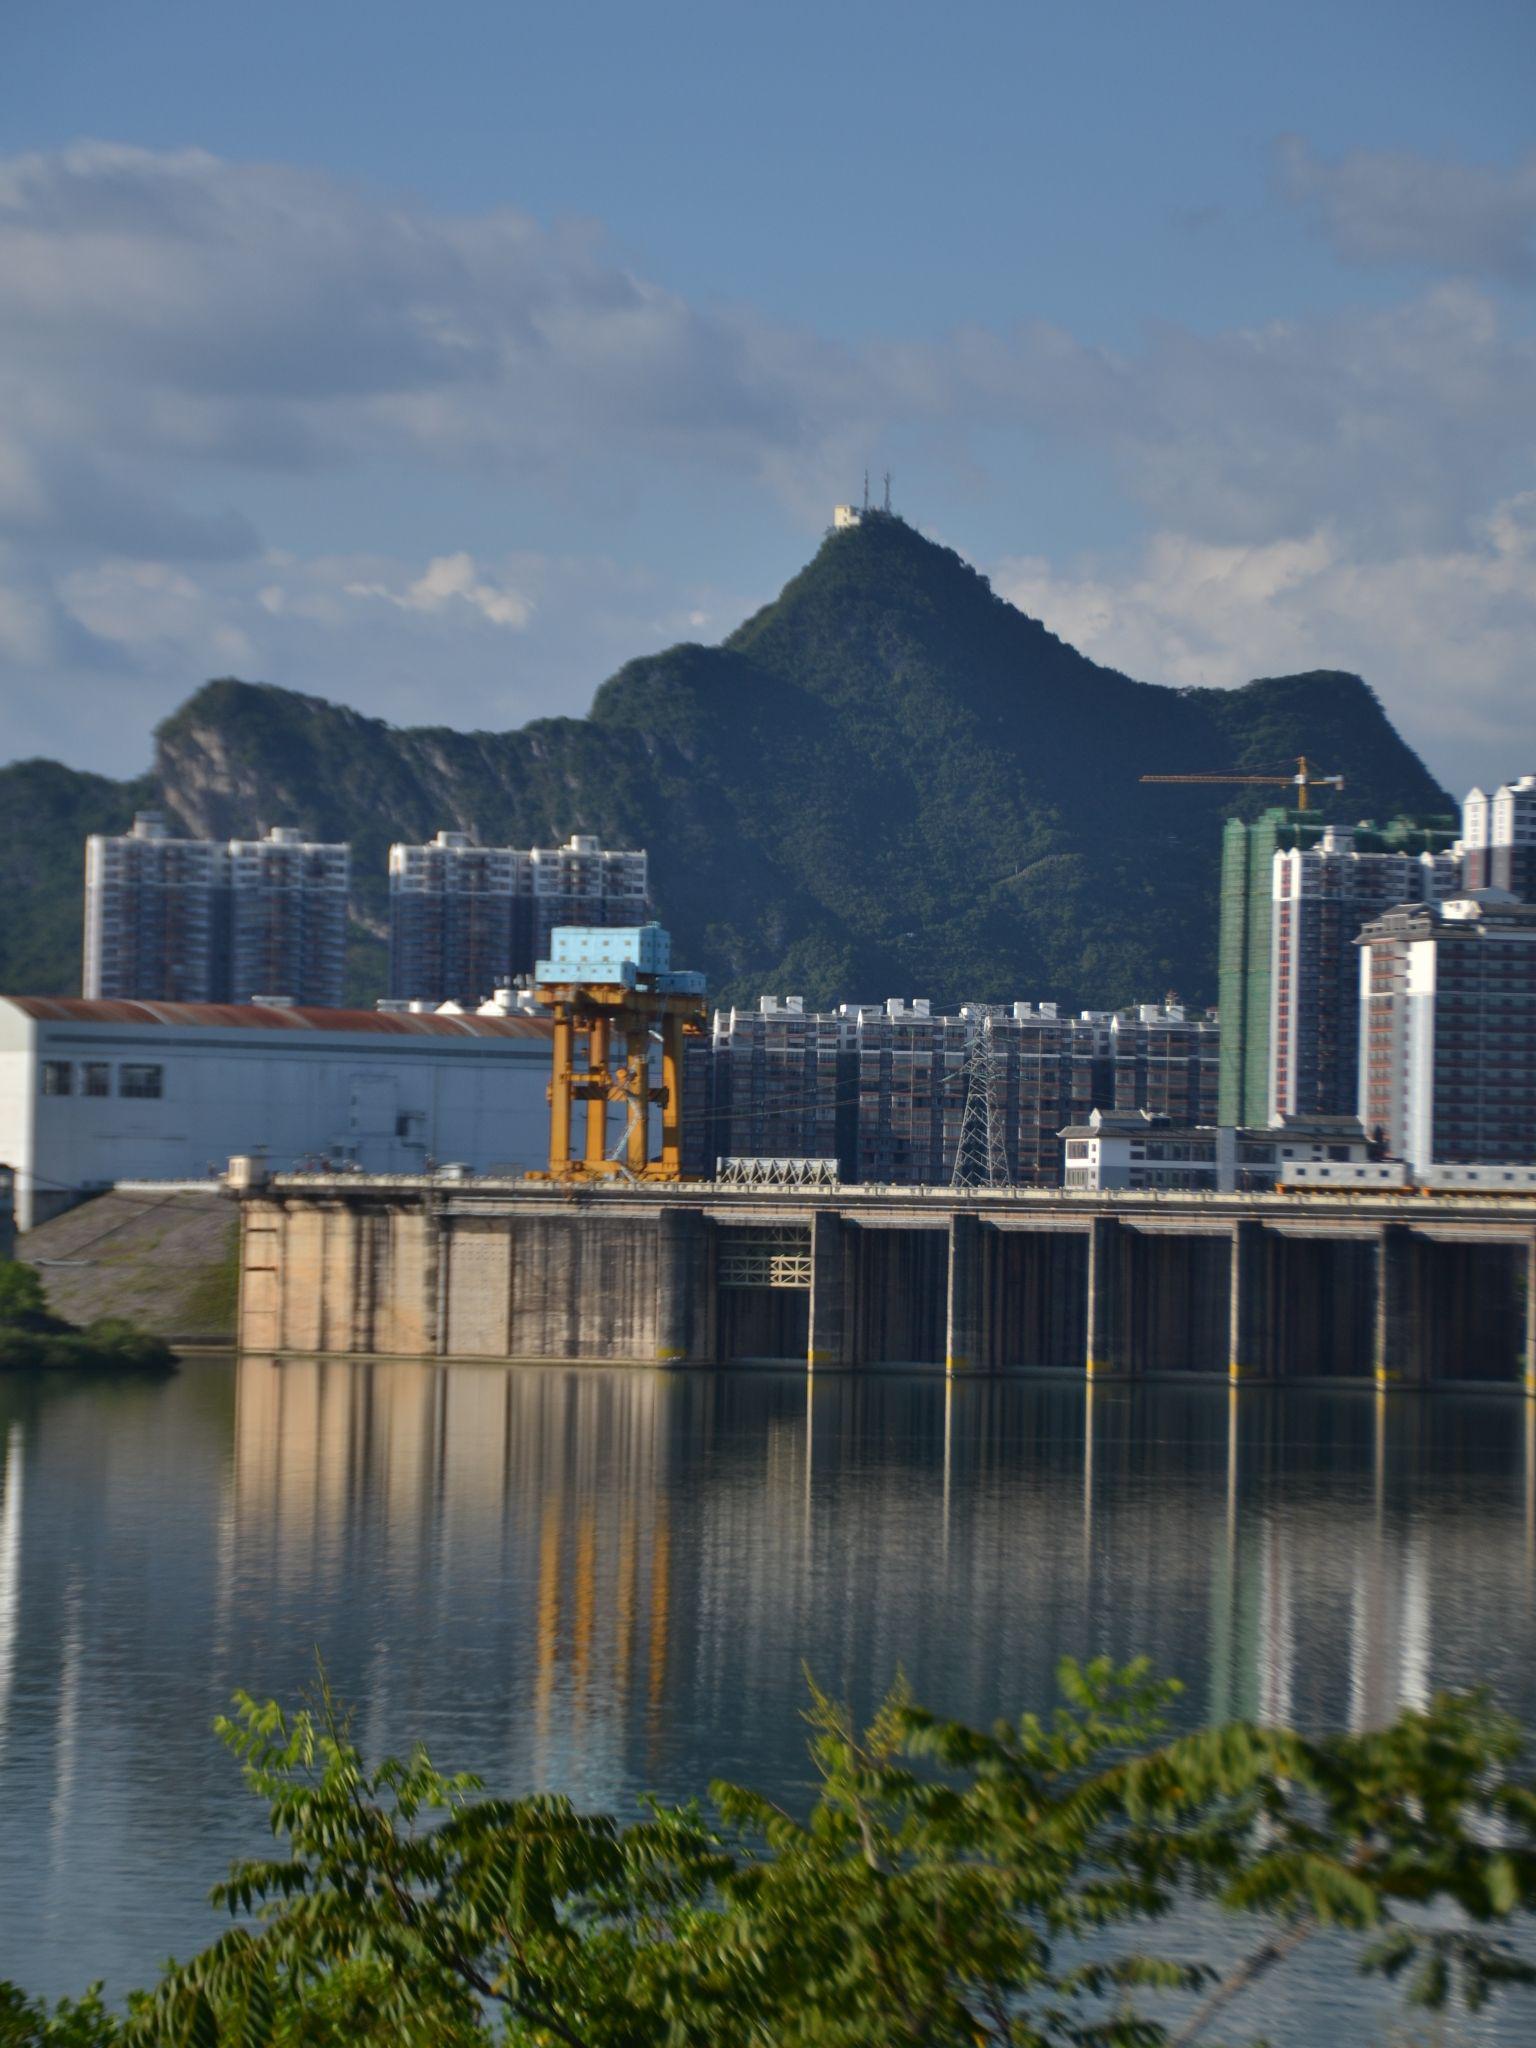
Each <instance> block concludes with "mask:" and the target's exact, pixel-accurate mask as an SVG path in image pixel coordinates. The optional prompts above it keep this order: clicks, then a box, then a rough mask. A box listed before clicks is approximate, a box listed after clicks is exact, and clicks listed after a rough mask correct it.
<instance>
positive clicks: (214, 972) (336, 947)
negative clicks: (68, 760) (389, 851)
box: [83, 811, 350, 1009]
mask: <svg viewBox="0 0 1536 2048" xmlns="http://www.w3.org/2000/svg"><path fill="white" fill-rule="evenodd" d="M349 870H350V849H349V848H347V847H346V846H343V845H330V844H320V843H317V842H315V841H311V840H306V839H305V838H304V837H303V835H302V834H301V833H299V832H296V831H293V830H291V829H290V828H287V827H284V826H278V827H275V828H274V829H273V830H272V831H271V832H269V833H268V835H267V837H266V838H265V839H234V840H228V841H225V840H215V839H178V838H175V837H173V836H172V834H171V833H170V832H169V831H168V830H167V828H166V823H165V820H164V818H163V817H162V816H161V814H160V813H159V812H158V811H141V812H140V813H139V815H138V816H137V817H136V818H135V819H134V821H133V827H132V830H131V831H129V832H126V833H122V834H120V835H110V834H106V833H93V834H92V835H91V837H90V838H89V839H87V841H86V843H85V973H84V978H83V988H84V994H85V995H86V996H87V997H89V998H93V999H98V1000H99V999H107V1000H125V1001H135V1000H137V1001H143V1002H168V1003H177V1002H181V1003H227V1002H249V1000H250V999H251V997H252V996H255V995H276V996H287V997H289V998H290V999H291V1000H292V1001H293V1002H295V1003H298V1004H304V1005H308V1006H310V1007H312V1008H315V1009H336V1008H338V1007H339V1006H340V1004H341V1001H342V995H343V989H344V984H345V978H346V941H347V886H348V879H349Z"/></svg>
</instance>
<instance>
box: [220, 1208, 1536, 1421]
mask: <svg viewBox="0 0 1536 2048" xmlns="http://www.w3.org/2000/svg"><path fill="white" fill-rule="evenodd" d="M239 1340H240V1345H241V1348H242V1350H245V1351H249V1352H265V1353H270V1354H273V1355H278V1356H280V1355H282V1354H285V1353H299V1354H307V1355H318V1354H339V1355H349V1356H370V1357H385V1358H390V1357H396V1358H424V1357H425V1358H434V1357H435V1358H445V1359H456V1360H474V1359H480V1360H490V1361H497V1362H500V1363H504V1364H509V1365H510V1364H523V1363H527V1364H535V1363H551V1362H585V1363H592V1364H603V1365H616V1364H634V1365H658V1364H659V1365H668V1366H711V1365H730V1364H733V1363H740V1364H772V1365H779V1366H790V1367H798V1368H799V1369H801V1370H802V1371H839V1370H858V1369H860V1368H864V1367H881V1366H915V1367H922V1368H927V1369H929V1370H934V1371H940V1372H945V1371H947V1372H950V1373H962V1372H965V1373H1018V1372H1063V1371H1069V1372H1075V1373H1078V1374H1080V1375H1085V1376H1088V1377H1091V1378H1094V1379H1099V1378H1117V1377H1132V1376H1137V1375H1146V1376H1165V1375H1183V1374H1196V1375H1199V1376H1201V1377H1210V1376H1219V1377H1221V1378H1224V1379H1229V1380H1233V1381H1238V1382H1243V1383H1246V1382H1249V1381H1274V1380H1328V1381H1338V1380H1355V1381H1361V1382H1366V1383H1374V1384H1376V1385H1379V1386H1433V1385H1437V1384H1446V1383H1454V1384H1457V1385H1468V1384H1472V1385H1484V1386H1495V1387H1503V1388H1511V1389H1520V1388H1523V1389H1524V1390H1525V1391H1526V1392H1527V1393H1531V1394H1536V1205H1533V1204H1532V1203H1531V1202H1529V1201H1522V1200H1520V1199H1519V1198H1513V1197H1503V1198H1501V1197H1497V1196H1487V1195H1477V1196H1413V1195H1391V1196H1387V1195H1381V1196H1351V1197H1341V1196H1337V1195H1312V1194H1301V1195H1285V1194H1266V1195H1232V1196H1212V1195H1202V1194H1191V1195H1187V1196H1179V1195H1171V1194H1126V1193H1115V1194H1060V1193H1054V1192H1040V1191H1036V1190H1026V1189H1003V1190H988V1191H985V1192H980V1193H978V1192H964V1193H962V1192H951V1191H949V1190H926V1189H901V1190H893V1189H873V1188H860V1187H844V1188H815V1189H804V1190H800V1189H793V1190H777V1189H770V1190H763V1189H755V1188H753V1189H749V1188H740V1187H717V1186H714V1185H711V1184H707V1183H694V1184H688V1183H682V1184H679V1185H675V1186H656V1185H650V1186H628V1185H623V1184H617V1185H616V1184H612V1183H610V1184H607V1185H605V1186H602V1187H600V1188H596V1189H593V1188H582V1189H579V1190H568V1189H563V1188H561V1187H559V1186H557V1185H552V1184H550V1183H548V1182H545V1183H542V1184H541V1183H536V1182H528V1181H513V1180H507V1181H495V1180H473V1181H452V1180H448V1179H446V1178H444V1177H436V1178H433V1177H415V1178H390V1179H374V1178H368V1177H364V1176H360V1175H355V1174H336V1175H325V1174H293V1175H283V1176H277V1177H274V1178H273V1179H271V1180H268V1181H266V1182H264V1183H262V1184H261V1185H259V1186H257V1187H254V1188H250V1189H247V1190H246V1191H244V1192H243V1194H242V1198H241V1282H240V1328H239Z"/></svg>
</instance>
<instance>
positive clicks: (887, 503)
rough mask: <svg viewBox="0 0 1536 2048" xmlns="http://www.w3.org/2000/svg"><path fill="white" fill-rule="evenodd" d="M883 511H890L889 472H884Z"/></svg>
mask: <svg viewBox="0 0 1536 2048" xmlns="http://www.w3.org/2000/svg"><path fill="white" fill-rule="evenodd" d="M885 509H886V511H887V512H889V511H890V509H891V472H890V471H889V470H887V471H886V472H885Z"/></svg>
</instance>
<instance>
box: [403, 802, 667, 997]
mask: <svg viewBox="0 0 1536 2048" xmlns="http://www.w3.org/2000/svg"><path fill="white" fill-rule="evenodd" d="M649 916H650V883H649V870H648V863H647V859H646V856H645V854H644V852H639V851H615V850H610V849H608V848H606V847H604V846H603V845H602V844H601V842H600V841H599V840H597V839H595V838H594V837H592V835H591V834H590V833H577V834H576V835H574V837H572V838H570V839H568V840H567V841H566V842H565V844H564V845H563V846H534V847H528V848H525V849H524V848H517V847H510V846H477V845H476V844H475V843H474V842H473V841H472V840H471V839H470V837H469V835H468V834H467V833H463V832H439V833H438V835H437V837H436V838H435V839H434V840H432V841H431V842H430V843H429V844H427V845H425V846H413V845H405V844H399V845H395V846H392V847H391V848H390V849H389V992H390V994H391V995H392V996H396V997H400V998H404V999H406V1000H416V1001H424V1002H433V1003H443V1002H457V1003H468V1002H479V1001H482V1000H483V999H484V998H485V997H487V996H489V995H490V994H491V993H492V991H493V990H494V989H497V988H503V987H506V986H507V985H508V984H510V983H511V982H512V981H513V980H514V979H515V978H516V977H517V976H518V975H520V974H528V973H531V972H532V970H533V967H534V964H535V962H537V961H539V960H544V959H547V958H548V957H549V951H550V934H551V933H552V932H553V931H555V930H556V929H557V927H559V926H561V925H585V926H600V927H604V928H612V927H615V926H622V927H634V926H639V925H643V924H644V923H645V922H646V921H647V919H648V918H649Z"/></svg>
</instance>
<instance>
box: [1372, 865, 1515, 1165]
mask: <svg viewBox="0 0 1536 2048" xmlns="http://www.w3.org/2000/svg"><path fill="white" fill-rule="evenodd" d="M1359 949H1360V1121H1361V1122H1362V1123H1363V1124H1364V1125H1365V1128H1366V1130H1367V1131H1368V1132H1369V1133H1371V1135H1372V1136H1375V1137H1379V1138H1380V1140H1381V1142H1382V1144H1383V1145H1384V1146H1385V1148H1386V1150H1387V1151H1388V1152H1389V1153H1390V1154H1391V1155H1392V1156H1393V1157H1394V1158H1397V1159H1403V1160H1406V1161H1407V1163H1408V1166H1409V1169H1410V1171H1413V1172H1421V1171H1423V1170H1424V1169H1425V1168H1427V1167H1431V1166H1452V1165H1478V1164H1485V1163H1486V1164H1503V1165H1509V1166H1529V1165H1533V1164H1536V904H1528V903H1520V902H1517V901H1516V900H1515V898H1514V897H1513V896H1511V895H1509V894H1508V893H1507V892H1506V891H1503V890H1493V889H1489V890H1483V891H1480V892H1479V893H1478V894H1477V895H1473V896H1466V897H1460V898H1454V899H1452V900H1451V901H1449V902H1445V903H1439V904H1410V905H1405V906H1403V907H1400V908H1398V909H1395V910H1391V911H1388V912H1387V914H1386V915H1385V916H1384V917H1380V918H1377V919H1375V920H1374V921H1373V922H1372V923H1370V924H1368V925H1367V926H1366V928H1365V930H1364V931H1363V932H1362V933H1361V935H1360V942H1359Z"/></svg>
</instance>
